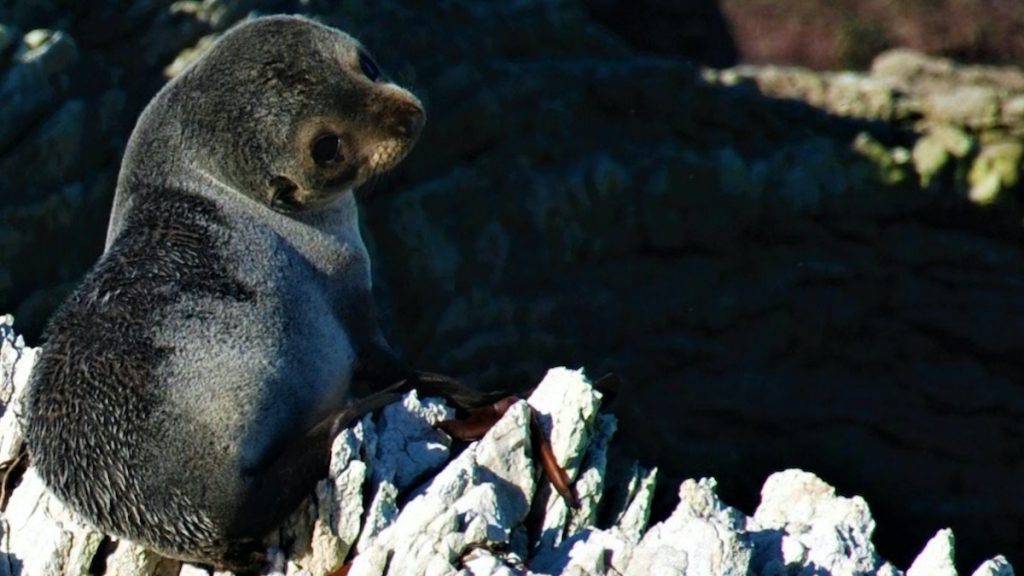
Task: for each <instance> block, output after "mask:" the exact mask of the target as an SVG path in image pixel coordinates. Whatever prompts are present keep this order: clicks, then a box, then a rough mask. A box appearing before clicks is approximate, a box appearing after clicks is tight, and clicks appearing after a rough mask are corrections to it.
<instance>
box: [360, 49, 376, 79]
mask: <svg viewBox="0 0 1024 576" xmlns="http://www.w3.org/2000/svg"><path fill="white" fill-rule="evenodd" d="M359 68H360V69H362V71H363V74H366V77H367V78H369V79H370V81H371V82H376V81H377V78H380V68H378V67H377V63H376V62H374V61H373V58H370V55H369V54H367V53H366V52H360V53H359Z"/></svg>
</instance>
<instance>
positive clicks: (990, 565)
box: [971, 556, 1013, 576]
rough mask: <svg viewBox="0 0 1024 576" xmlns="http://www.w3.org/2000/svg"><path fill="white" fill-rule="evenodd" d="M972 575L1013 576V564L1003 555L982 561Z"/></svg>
mask: <svg viewBox="0 0 1024 576" xmlns="http://www.w3.org/2000/svg"><path fill="white" fill-rule="evenodd" d="M971 576H1013V566H1010V563H1009V562H1007V561H1006V558H1004V557H1002V556H996V557H995V558H992V559H991V560H986V561H984V562H982V564H981V566H978V569H977V570H975V571H974V573H973V574H972V575H971Z"/></svg>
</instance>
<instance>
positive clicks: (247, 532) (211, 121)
mask: <svg viewBox="0 0 1024 576" xmlns="http://www.w3.org/2000/svg"><path fill="white" fill-rule="evenodd" d="M423 119H424V114H423V110H422V106H421V105H420V103H419V101H418V100H417V99H416V98H415V97H413V96H412V95H411V94H410V93H408V92H407V91H405V90H403V89H401V88H399V87H398V86H395V85H394V84H392V83H390V82H387V81H386V80H385V79H384V78H382V77H380V75H379V71H378V69H377V67H376V64H375V63H373V61H372V59H370V57H369V55H368V54H367V53H366V51H365V50H364V49H363V48H362V46H361V45H360V44H359V43H358V42H357V41H355V40H354V39H352V38H351V37H349V36H347V35H345V34H344V33H341V32H339V31H336V30H333V29H330V28H327V27H325V26H322V25H319V24H316V23H314V22H312V21H309V20H305V19H302V18H296V17H271V18H261V19H256V20H253V21H250V22H248V23H245V24H243V25H241V26H239V27H237V28H235V29H233V30H231V31H229V32H228V33H227V34H225V36H224V37H223V38H222V39H220V40H219V41H218V42H217V43H216V44H215V45H214V46H213V47H212V48H211V50H210V51H209V53H207V54H206V55H205V56H203V57H202V58H201V59H200V60H199V61H197V62H196V63H194V64H193V65H192V66H191V67H190V68H189V69H188V70H186V71H185V72H184V73H183V74H182V75H181V76H180V77H178V78H177V79H175V80H173V81H172V82H170V83H169V84H168V85H167V86H166V87H165V88H164V89H163V90H162V91H161V92H160V93H159V94H158V95H157V96H156V97H155V98H154V100H153V101H152V102H151V103H150V105H149V106H148V107H147V109H146V110H145V111H144V112H143V114H142V116H141V117H140V120H139V122H138V124H137V126H136V129H135V131H134V132H133V135H132V138H131V140H130V142H129V145H128V148H127V150H126V154H125V159H124V162H123V165H122V170H121V175H120V178H119V181H118V189H117V192H116V196H115V202H114V209H113V212H112V214H111V220H110V227H109V231H108V238H107V250H106V252H105V253H104V254H103V256H102V257H101V258H100V260H99V262H98V263H97V264H96V265H95V267H94V268H93V269H92V270H91V271H90V273H89V274H88V275H87V276H86V278H85V280H84V281H83V283H82V284H81V286H80V287H79V288H78V289H77V290H76V291H75V292H74V293H73V295H72V296H71V297H70V298H69V299H68V301H67V302H65V303H64V305H63V306H62V307H61V308H60V309H59V310H58V311H57V313H56V314H55V315H54V317H53V318H52V319H51V321H50V324H49V325H48V327H47V329H46V331H45V332H44V346H43V352H42V354H41V357H40V359H39V363H38V365H37V367H36V369H35V371H34V374H33V380H32V384H31V387H30V389H29V393H28V397H27V403H26V407H27V408H26V419H27V438H28V447H29V453H30V455H31V457H32V460H33V463H34V465H35V466H36V468H37V470H38V472H39V474H40V476H41V477H42V479H43V480H44V482H45V483H46V484H47V485H48V487H49V488H50V489H51V490H52V491H53V492H54V494H56V495H57V496H58V497H59V498H60V499H61V500H62V501H64V502H65V503H66V504H68V505H69V506H71V507H72V508H73V509H75V510H76V511H78V512H79V513H80V514H81V515H83V516H84V517H85V518H86V519H87V520H89V521H90V522H92V523H94V524H95V525H96V526H97V527H99V528H100V529H102V530H103V531H105V532H107V533H110V534H114V535H116V536H119V537H123V538H127V539H130V540H133V541H137V542H139V543H142V544H144V545H146V546H148V547H151V548H153V549H155V550H156V551H158V552H160V553H162V554H164V555H167V556H169V557H173V558H178V559H183V560H188V561H195V562H202V563H207V564H211V565H214V566H216V567H218V568H230V569H236V570H242V569H251V568H252V567H253V566H254V565H255V564H256V563H257V562H258V561H259V558H260V555H259V551H260V550H261V540H262V537H263V536H264V535H265V534H266V533H267V532H269V531H270V530H272V529H273V528H275V527H276V526H277V525H278V524H279V523H280V522H281V521H282V520H283V519H284V517H285V516H286V515H287V514H288V513H290V512H291V511H292V510H293V509H294V507H295V506H296V505H297V504H298V502H299V501H300V500H301V499H302V498H303V497H304V496H305V495H307V494H308V493H309V492H310V491H311V489H312V487H313V485H314V484H315V482H316V480H317V479H318V478H320V477H322V476H323V475H324V474H325V473H326V469H327V451H328V447H329V442H330V439H331V433H332V432H331V430H332V428H333V426H334V418H335V417H336V416H337V414H338V413H339V411H341V410H342V409H343V408H344V407H345V406H346V403H347V402H349V401H350V399H351V392H350V391H351V385H352V381H353V378H354V377H355V375H356V374H357V373H359V372H360V371H368V372H374V371H377V372H385V373H386V372H388V371H389V370H390V371H394V370H398V368H396V366H398V365H399V364H398V362H397V360H395V359H394V355H393V354H392V353H391V352H390V349H389V348H388V347H387V344H386V342H385V341H384V339H383V338H382V337H381V334H380V330H379V327H378V325H377V321H376V316H375V313H374V308H373V301H372V297H371V279H370V261H369V257H368V255H367V252H366V248H365V245H364V244H363V241H362V238H361V237H360V233H359V226H358V212H357V207H356V203H355V199H354V197H353V190H354V188H355V187H356V186H358V185H360V184H362V183H363V182H364V181H365V180H366V179H368V178H370V177H372V176H373V175H375V174H377V173H380V172H382V171H384V170H387V169H389V168H391V167H392V166H394V165H395V164H396V163H397V162H398V161H400V160H401V158H402V157H404V155H405V154H406V153H407V152H408V150H409V149H410V148H411V147H412V145H413V143H414V142H415V140H416V137H417V136H418V134H419V131H420V128H421V126H422V123H423ZM375 363H380V364H381V365H379V366H375V365H374V364H375Z"/></svg>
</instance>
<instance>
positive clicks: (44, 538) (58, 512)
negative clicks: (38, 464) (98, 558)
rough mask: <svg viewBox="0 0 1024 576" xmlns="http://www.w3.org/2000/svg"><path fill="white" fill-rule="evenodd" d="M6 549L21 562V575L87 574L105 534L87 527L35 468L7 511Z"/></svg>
mask: <svg viewBox="0 0 1024 576" xmlns="http://www.w3.org/2000/svg"><path fill="white" fill-rule="evenodd" d="M3 516H4V519H5V521H6V522H5V526H4V527H5V535H4V540H5V541H4V546H3V552H4V553H5V554H8V555H9V556H10V557H11V558H13V559H14V560H17V561H20V562H21V572H20V573H21V574H26V575H27V574H31V575H32V576H62V575H64V574H85V573H86V572H87V570H88V567H89V564H90V563H91V562H92V557H93V554H94V553H95V552H96V549H97V548H98V547H99V545H100V542H101V541H102V540H103V535H102V534H100V533H99V532H97V531H95V530H93V529H92V528H89V527H86V526H85V525H84V523H82V522H81V521H80V520H79V519H77V518H75V517H74V516H73V515H72V512H71V511H69V510H68V509H66V508H65V507H64V505H63V504H61V503H60V502H59V501H58V500H57V499H56V498H54V497H53V496H51V495H50V493H49V491H47V490H46V488H45V487H44V486H43V482H42V480H40V479H39V476H37V475H36V473H35V470H34V469H33V468H31V467H30V468H29V469H28V471H26V472H25V475H24V476H23V477H22V479H21V484H19V485H18V488H17V489H16V490H15V491H14V492H13V494H12V495H11V500H10V501H9V502H8V503H7V509H6V510H4V514H3Z"/></svg>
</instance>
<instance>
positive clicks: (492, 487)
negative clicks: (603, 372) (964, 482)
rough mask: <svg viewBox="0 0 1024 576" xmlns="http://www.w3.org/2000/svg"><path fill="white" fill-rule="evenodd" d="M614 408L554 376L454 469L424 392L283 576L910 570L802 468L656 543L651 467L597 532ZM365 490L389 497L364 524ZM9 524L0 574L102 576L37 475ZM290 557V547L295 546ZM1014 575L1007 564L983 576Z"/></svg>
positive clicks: (286, 531)
mask: <svg viewBox="0 0 1024 576" xmlns="http://www.w3.org/2000/svg"><path fill="white" fill-rule="evenodd" d="M11 322H12V321H11V317H10V316H5V317H0V340H2V343H3V348H2V352H0V382H2V383H4V386H5V387H10V386H13V390H11V395H10V396H8V401H7V402H6V403H5V405H4V415H3V417H4V418H8V417H10V415H11V414H12V413H15V412H17V398H20V396H21V394H22V393H23V389H24V386H25V385H26V383H27V376H28V373H29V372H30V370H31V368H32V362H33V358H34V355H35V350H33V349H31V348H28V347H26V346H25V345H24V342H23V341H21V340H20V338H17V337H15V335H14V333H13V330H12V329H11ZM599 403H600V394H599V393H598V392H596V391H595V390H594V389H593V388H592V387H591V386H590V384H589V382H588V381H587V380H586V378H585V376H584V375H583V373H582V372H581V371H572V370H566V369H564V368H558V369H554V370H551V371H549V372H548V375H547V376H546V377H545V378H544V380H543V381H542V382H541V383H540V384H539V385H538V387H537V389H536V390H535V391H534V392H533V394H532V395H531V396H530V398H529V400H527V401H521V402H518V403H516V404H514V405H513V406H512V407H511V408H510V409H509V410H508V412H507V413H506V414H505V416H504V417H503V418H502V419H501V420H500V421H499V422H498V423H497V424H496V425H495V426H494V427H493V428H492V429H491V430H490V431H489V432H488V433H487V434H486V435H485V436H484V437H483V438H482V439H481V440H480V441H478V442H474V443H472V444H470V445H469V446H468V447H467V448H465V450H463V451H462V452H461V453H460V454H459V455H458V456H456V457H455V458H454V459H452V460H450V461H448V458H449V457H448V441H447V440H446V439H445V437H444V436H443V434H441V433H440V432H438V431H436V430H434V428H433V424H435V423H436V422H438V421H439V420H441V419H444V418H448V417H450V416H451V414H452V412H451V411H450V410H449V409H448V408H446V407H445V406H444V405H443V403H442V402H441V401H439V400H437V399H423V400H420V399H419V398H418V396H417V394H416V393H415V392H411V393H409V394H408V395H406V396H405V397H404V398H403V400H402V401H401V402H399V403H396V404H392V405H391V406H388V407H387V408H385V409H384V411H383V412H382V414H381V415H380V416H378V417H376V418H374V417H371V416H366V417H365V418H363V419H362V420H361V421H360V422H358V423H356V424H355V425H353V426H352V427H350V428H349V429H347V430H345V431H343V432H342V433H340V434H339V435H338V437H337V438H336V440H335V442H334V443H333V446H332V448H331V465H330V477H329V478H327V479H325V480H324V481H323V482H321V483H320V484H319V485H318V486H317V488H316V491H315V494H313V495H311V498H310V500H309V501H308V503H307V505H304V506H302V507H300V509H299V510H298V511H297V512H296V514H295V515H294V516H293V518H292V519H290V520H289V521H288V522H287V523H286V525H285V526H284V527H282V528H281V530H280V534H279V535H278V536H276V537H272V538H271V539H270V544H271V545H272V547H271V549H270V551H269V557H270V558H271V561H270V565H269V566H268V573H269V574H281V575H288V576H293V575H294V576H298V575H319V574H325V573H328V572H330V571H332V570H334V569H336V568H338V567H339V566H340V565H341V564H342V563H343V562H344V561H345V559H346V558H347V557H349V554H350V550H351V549H352V547H353V545H354V544H356V542H357V534H358V533H359V532H360V530H361V531H362V535H361V536H360V537H359V541H358V552H357V554H356V555H355V559H354V561H352V566H351V568H350V572H349V574H352V575H374V576H378V575H379V576H382V575H385V574H389V575H404V574H438V575H441V574H452V575H454V574H460V575H500V576H511V575H514V574H524V573H526V572H529V573H530V574H537V575H542V574H551V575H555V574H579V575H610V574H679V575H686V576H703V575H708V576H711V575H722V576H725V575H737V576H739V575H745V574H759V575H764V576H776V575H779V576H781V575H782V574H808V575H810V574H812V573H813V574H820V573H828V574H837V575H839V574H877V575H880V576H897V575H899V574H901V573H900V572H899V570H897V569H895V568H894V567H893V566H892V565H890V564H888V563H884V562H882V561H881V560H880V559H879V558H878V556H877V554H876V553H875V550H874V546H873V544H872V542H871V533H872V532H873V530H874V520H873V519H872V517H871V514H870V512H869V510H868V507H867V503H866V502H864V500H863V499H861V498H859V497H854V498H843V497H839V496H837V495H836V493H835V489H834V488H832V487H831V486H829V485H828V484H826V483H825V482H823V481H822V480H821V479H819V478H817V477H816V476H814V475H813V474H809V473H807V472H802V471H799V470H789V471H786V472H781V473H778V474H774V475H772V476H771V477H770V478H769V479H768V481H767V482H765V485H764V489H763V491H762V498H761V505H760V506H759V507H758V509H757V511H756V512H755V513H754V516H753V517H751V518H747V517H745V516H744V515H743V514H742V513H740V512H739V511H737V510H735V509H734V508H731V507H729V506H727V505H725V504H724V503H722V502H721V500H720V499H719V498H718V496H717V494H716V493H715V487H716V483H715V481H714V480H711V479H701V480H700V481H694V480H687V481H685V482H683V483H682V485H681V486H680V488H679V504H678V506H677V507H676V509H675V511H674V512H673V513H672V514H671V515H670V516H669V517H668V518H667V519H666V520H664V521H662V522H660V523H658V524H656V525H655V526H652V527H650V528H649V529H648V528H647V526H646V525H647V519H648V517H649V514H650V506H651V494H652V492H653V485H654V478H655V473H654V472H653V471H650V472H645V471H643V470H640V469H638V468H636V467H634V469H633V471H632V472H631V474H630V476H631V481H629V482H628V483H627V486H626V495H625V498H624V500H623V502H622V507H621V511H620V512H619V513H618V514H617V515H613V516H612V517H614V518H615V520H614V523H613V525H611V526H609V527H606V528H600V527H598V526H596V525H595V520H596V517H597V515H596V507H597V506H598V505H600V504H601V503H602V501H603V500H602V496H603V490H602V487H603V485H604V478H605V477H606V475H607V473H608V471H607V469H606V466H607V463H606V456H605V451H606V450H607V448H608V444H609V442H610V440H611V436H612V434H613V433H614V431H615V420H614V418H613V417H612V416H611V415H607V414H604V415H598V414H597V408H598V405H599ZM531 407H532V410H535V411H536V414H537V415H538V419H539V421H540V423H541V428H542V430H543V432H544V434H545V435H546V436H548V437H549V438H550V440H551V444H552V447H553V449H554V452H555V454H556V457H557V458H558V460H559V462H561V463H562V464H563V465H564V466H566V468H567V470H568V471H569V472H570V476H573V475H574V473H575V472H576V471H577V470H579V471H580V474H579V476H578V478H576V480H575V486H576V490H577V491H578V492H579V493H580V496H581V500H582V502H583V506H582V507H581V508H580V509H579V510H576V511H570V510H569V509H568V508H567V507H566V506H565V503H564V502H563V501H562V500H561V499H560V497H558V496H557V495H555V494H552V493H551V490H550V489H549V488H548V486H547V483H546V482H540V483H538V481H537V475H538V470H537V467H536V465H535V464H534V458H535V457H536V455H534V454H532V453H531V441H530V433H531V427H530V419H531ZM19 437H20V429H19V428H17V426H14V427H8V426H7V425H0V443H2V444H0V445H4V446H7V445H10V444H12V443H13V444H16V443H17V441H18V438H19ZM442 466H443V468H442ZM439 468H440V469H439ZM371 471H372V472H371ZM425 474H428V475H429V476H428V477H426V478H425V479H423V478H424V475H425ZM421 479H423V480H422V484H420V481H421ZM366 484H369V485H370V486H371V489H372V490H373V491H374V492H375V495H374V497H373V501H374V503H372V504H371V505H370V507H369V509H367V510H366V511H365V513H364V510H363V506H362V494H363V490H364V487H365V486H366ZM538 486H539V487H540V489H538ZM400 495H401V496H402V498H401V501H402V505H401V506H399V505H398V503H399V497H400ZM531 502H532V503H533V510H534V514H537V515H538V516H537V521H538V522H539V524H538V525H539V527H540V530H539V532H536V533H534V534H533V535H531V531H530V529H528V528H527V525H528V523H529V522H530V521H529V520H528V517H529V515H530V514H531ZM0 519H2V520H3V530H4V534H3V539H2V541H0V542H2V545H0V553H2V554H4V555H5V559H6V560H8V561H9V564H6V566H8V567H5V562H3V561H2V559H0V574H10V575H11V576H14V575H25V576H37V575H38V576H50V575H53V576H57V575H62V574H80V573H85V571H86V570H87V568H88V567H89V566H90V565H94V564H93V557H94V555H95V554H96V553H97V550H98V549H99V547H100V542H101V540H102V539H103V536H102V534H100V533H98V532H96V531H95V530H93V529H91V528H89V527H87V526H86V525H85V524H84V523H83V522H82V521H81V520H80V519H78V518H77V517H76V516H75V515H74V513H72V512H70V511H68V510H67V509H65V508H64V507H63V505H61V504H60V502H58V501H57V500H56V499H55V498H54V497H53V496H51V495H50V494H49V493H48V491H47V490H46V489H45V487H44V486H43V485H42V483H41V482H40V480H39V478H38V477H37V476H36V475H35V473H34V471H33V469H32V468H31V467H30V468H29V469H28V471H27V472H25V474H24V475H23V476H22V478H21V479H20V483H19V484H18V486H17V488H16V489H15V490H14V492H13V494H12V496H11V500H10V502H9V503H8V505H7V507H6V508H5V509H4V510H3V512H2V515H0ZM276 543H289V544H287V547H286V549H280V548H275V547H273V546H276V545H277V544H276ZM952 558H953V537H952V532H951V531H949V530H942V531H940V532H939V533H938V534H937V535H936V536H935V538H933V539H932V540H931V541H930V542H929V543H928V545H927V546H926V547H925V549H924V551H923V552H922V553H921V554H920V556H919V557H918V558H917V560H915V561H914V563H913V565H912V566H911V567H910V569H909V570H908V571H907V576H923V575H929V576H943V575H949V576H955V575H956V570H955V568H953V564H952ZM105 565H106V572H105V573H106V574H109V575H116V576H171V575H174V574H178V576H193V575H198V574H203V573H204V572H203V571H201V570H199V569H197V568H196V567H193V566H189V565H183V566H181V567H180V568H179V567H178V563H177V562H173V561H169V560H164V559H161V558H160V557H159V556H157V555H155V554H153V553H151V552H148V551H146V550H145V549H143V548H141V547H139V546H136V545H134V544H132V543H130V542H125V541H121V542H118V543H117V546H116V548H115V549H114V552H113V553H112V554H110V556H108V557H107V558H106V559H105ZM822 570H824V571H826V572H821V571H822ZM1012 573H1013V571H1012V568H1011V567H1010V566H1009V564H1008V563H1007V562H1006V560H1005V559H1004V558H1002V557H997V558H994V559H992V560H989V561H987V562H986V563H985V564H983V565H982V566H981V567H979V568H978V570H977V571H976V572H975V576H995V575H1001V576H1006V575H1012Z"/></svg>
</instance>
